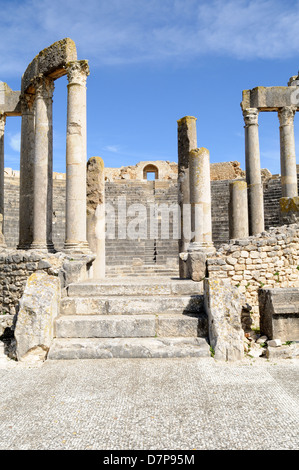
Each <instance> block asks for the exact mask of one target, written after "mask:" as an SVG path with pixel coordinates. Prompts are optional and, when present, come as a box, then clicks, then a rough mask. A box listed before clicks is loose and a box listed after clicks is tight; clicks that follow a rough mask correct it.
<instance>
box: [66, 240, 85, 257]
mask: <svg viewBox="0 0 299 470" xmlns="http://www.w3.org/2000/svg"><path fill="white" fill-rule="evenodd" d="M62 251H63V252H64V253H77V254H83V255H91V254H92V251H91V249H90V248H89V244H88V242H77V243H76V242H65V244H64V248H63V250H62Z"/></svg>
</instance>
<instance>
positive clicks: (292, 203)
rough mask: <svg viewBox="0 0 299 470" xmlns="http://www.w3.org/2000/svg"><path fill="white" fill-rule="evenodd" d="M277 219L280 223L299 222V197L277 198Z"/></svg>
mask: <svg viewBox="0 0 299 470" xmlns="http://www.w3.org/2000/svg"><path fill="white" fill-rule="evenodd" d="M279 209H280V213H279V219H280V224H281V225H286V224H297V223H298V222H299V197H298V196H296V197H282V198H280V200H279Z"/></svg>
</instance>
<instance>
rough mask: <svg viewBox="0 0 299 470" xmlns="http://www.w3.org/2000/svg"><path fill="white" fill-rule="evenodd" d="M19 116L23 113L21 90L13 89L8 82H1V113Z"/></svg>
mask: <svg viewBox="0 0 299 470" xmlns="http://www.w3.org/2000/svg"><path fill="white" fill-rule="evenodd" d="M2 113H5V114H6V115H7V116H19V115H20V114H21V105H20V92H19V91H14V90H12V89H11V88H10V87H9V86H8V85H7V83H5V82H0V114H2Z"/></svg>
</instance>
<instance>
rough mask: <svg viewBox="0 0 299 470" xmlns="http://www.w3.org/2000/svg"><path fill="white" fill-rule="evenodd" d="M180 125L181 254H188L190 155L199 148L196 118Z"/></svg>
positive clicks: (182, 273)
mask: <svg viewBox="0 0 299 470" xmlns="http://www.w3.org/2000/svg"><path fill="white" fill-rule="evenodd" d="M177 123H178V205H179V210H180V214H179V224H180V237H179V253H184V252H187V250H188V247H189V244H190V240H191V213H190V193H189V184H190V182H189V153H190V151H191V150H192V149H195V148H196V147H197V135H196V118H195V117H193V116H185V117H183V118H182V119H179V120H178V121H177ZM179 270H180V277H182V278H185V277H186V275H187V274H186V266H185V263H184V262H183V261H182V260H181V259H180V258H179Z"/></svg>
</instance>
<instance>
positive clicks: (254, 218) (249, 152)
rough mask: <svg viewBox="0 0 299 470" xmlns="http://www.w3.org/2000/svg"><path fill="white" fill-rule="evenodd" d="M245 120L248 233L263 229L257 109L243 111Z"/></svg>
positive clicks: (256, 232) (253, 233)
mask: <svg viewBox="0 0 299 470" xmlns="http://www.w3.org/2000/svg"><path fill="white" fill-rule="evenodd" d="M243 115H244V121H245V165H246V181H247V185H248V209H249V210H248V212H249V234H250V235H256V234H258V233H261V232H263V230H264V196H263V184H262V178H261V163H260V149H259V134H258V109H256V108H248V109H246V110H244V111H243Z"/></svg>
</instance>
